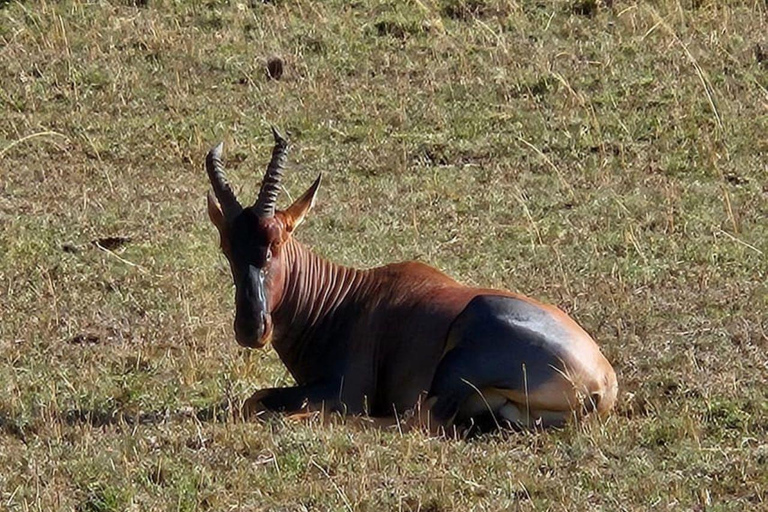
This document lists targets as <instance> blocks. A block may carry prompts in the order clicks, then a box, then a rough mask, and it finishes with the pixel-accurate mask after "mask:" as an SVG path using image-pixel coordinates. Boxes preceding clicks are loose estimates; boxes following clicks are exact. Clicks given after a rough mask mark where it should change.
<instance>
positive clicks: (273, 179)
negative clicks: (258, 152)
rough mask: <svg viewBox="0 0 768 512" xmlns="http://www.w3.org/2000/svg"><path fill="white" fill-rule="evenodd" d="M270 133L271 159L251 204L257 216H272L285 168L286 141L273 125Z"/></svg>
mask: <svg viewBox="0 0 768 512" xmlns="http://www.w3.org/2000/svg"><path fill="white" fill-rule="evenodd" d="M272 135H273V136H274V138H275V147H274V148H273V149H272V160H270V162H269V166H267V172H266V173H265V174H264V180H263V181H262V182H261V189H259V197H258V198H257V199H256V203H254V205H253V207H254V208H255V209H256V215H258V216H259V217H272V216H273V215H274V214H275V203H277V195H278V193H279V192H280V180H281V179H282V177H283V171H284V170H285V168H284V165H285V154H286V152H287V151H288V141H286V140H285V139H284V138H283V136H282V135H280V132H278V131H277V128H275V127H274V126H273V127H272Z"/></svg>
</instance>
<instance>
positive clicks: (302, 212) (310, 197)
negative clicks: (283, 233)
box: [283, 174, 323, 233]
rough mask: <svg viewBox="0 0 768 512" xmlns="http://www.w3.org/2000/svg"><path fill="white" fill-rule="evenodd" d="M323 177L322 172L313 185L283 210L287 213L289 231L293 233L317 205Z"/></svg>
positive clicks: (286, 222)
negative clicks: (318, 190)
mask: <svg viewBox="0 0 768 512" xmlns="http://www.w3.org/2000/svg"><path fill="white" fill-rule="evenodd" d="M322 177H323V175H322V174H321V175H320V176H318V177H317V179H316V180H315V182H314V183H313V184H312V186H311V187H309V188H308V189H307V191H306V192H304V194H302V196H301V197H300V198H298V199H297V200H296V201H294V202H293V204H292V205H291V206H289V207H288V209H287V210H285V211H284V212H283V213H284V214H285V224H286V229H287V230H288V232H289V233H292V232H293V230H294V229H296V228H297V227H299V224H301V223H302V222H303V221H304V217H306V215H307V213H309V210H310V209H311V208H312V207H313V206H314V205H315V197H316V196H317V189H319V188H320V180H321V179H322Z"/></svg>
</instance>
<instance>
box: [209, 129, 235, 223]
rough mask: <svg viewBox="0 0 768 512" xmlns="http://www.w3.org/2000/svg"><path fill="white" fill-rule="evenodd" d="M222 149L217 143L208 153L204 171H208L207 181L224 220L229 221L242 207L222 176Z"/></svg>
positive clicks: (222, 145) (221, 143)
mask: <svg viewBox="0 0 768 512" xmlns="http://www.w3.org/2000/svg"><path fill="white" fill-rule="evenodd" d="M223 147H224V143H223V142H219V143H218V144H217V145H216V147H214V148H212V149H211V150H210V151H209V152H208V156H206V157H205V170H206V171H208V179H210V180H211V186H212V187H213V193H214V194H215V195H216V199H217V200H218V201H219V204H220V205H221V209H222V211H223V213H224V218H226V219H228V220H231V219H234V218H235V217H236V216H237V215H238V214H239V213H240V212H241V211H243V207H242V206H240V203H239V202H237V198H236V197H235V193H234V192H232V188H231V187H230V186H229V183H228V182H227V177H226V176H225V175H224V165H223V164H222V163H221V150H222V148H223Z"/></svg>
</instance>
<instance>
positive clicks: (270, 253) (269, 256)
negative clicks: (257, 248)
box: [266, 249, 272, 263]
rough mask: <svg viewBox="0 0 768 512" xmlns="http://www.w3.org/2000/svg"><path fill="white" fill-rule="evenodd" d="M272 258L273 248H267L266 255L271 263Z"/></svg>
mask: <svg viewBox="0 0 768 512" xmlns="http://www.w3.org/2000/svg"><path fill="white" fill-rule="evenodd" d="M271 259H272V249H267V256H266V261H267V263H269V260H271Z"/></svg>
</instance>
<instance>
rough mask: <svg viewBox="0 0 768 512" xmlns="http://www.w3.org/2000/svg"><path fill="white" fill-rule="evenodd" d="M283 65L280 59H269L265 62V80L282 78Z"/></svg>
mask: <svg viewBox="0 0 768 512" xmlns="http://www.w3.org/2000/svg"><path fill="white" fill-rule="evenodd" d="M283 68H284V63H283V59H281V58H280V57H270V58H269V60H267V78H268V79H270V80H280V78H282V76H283Z"/></svg>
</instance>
